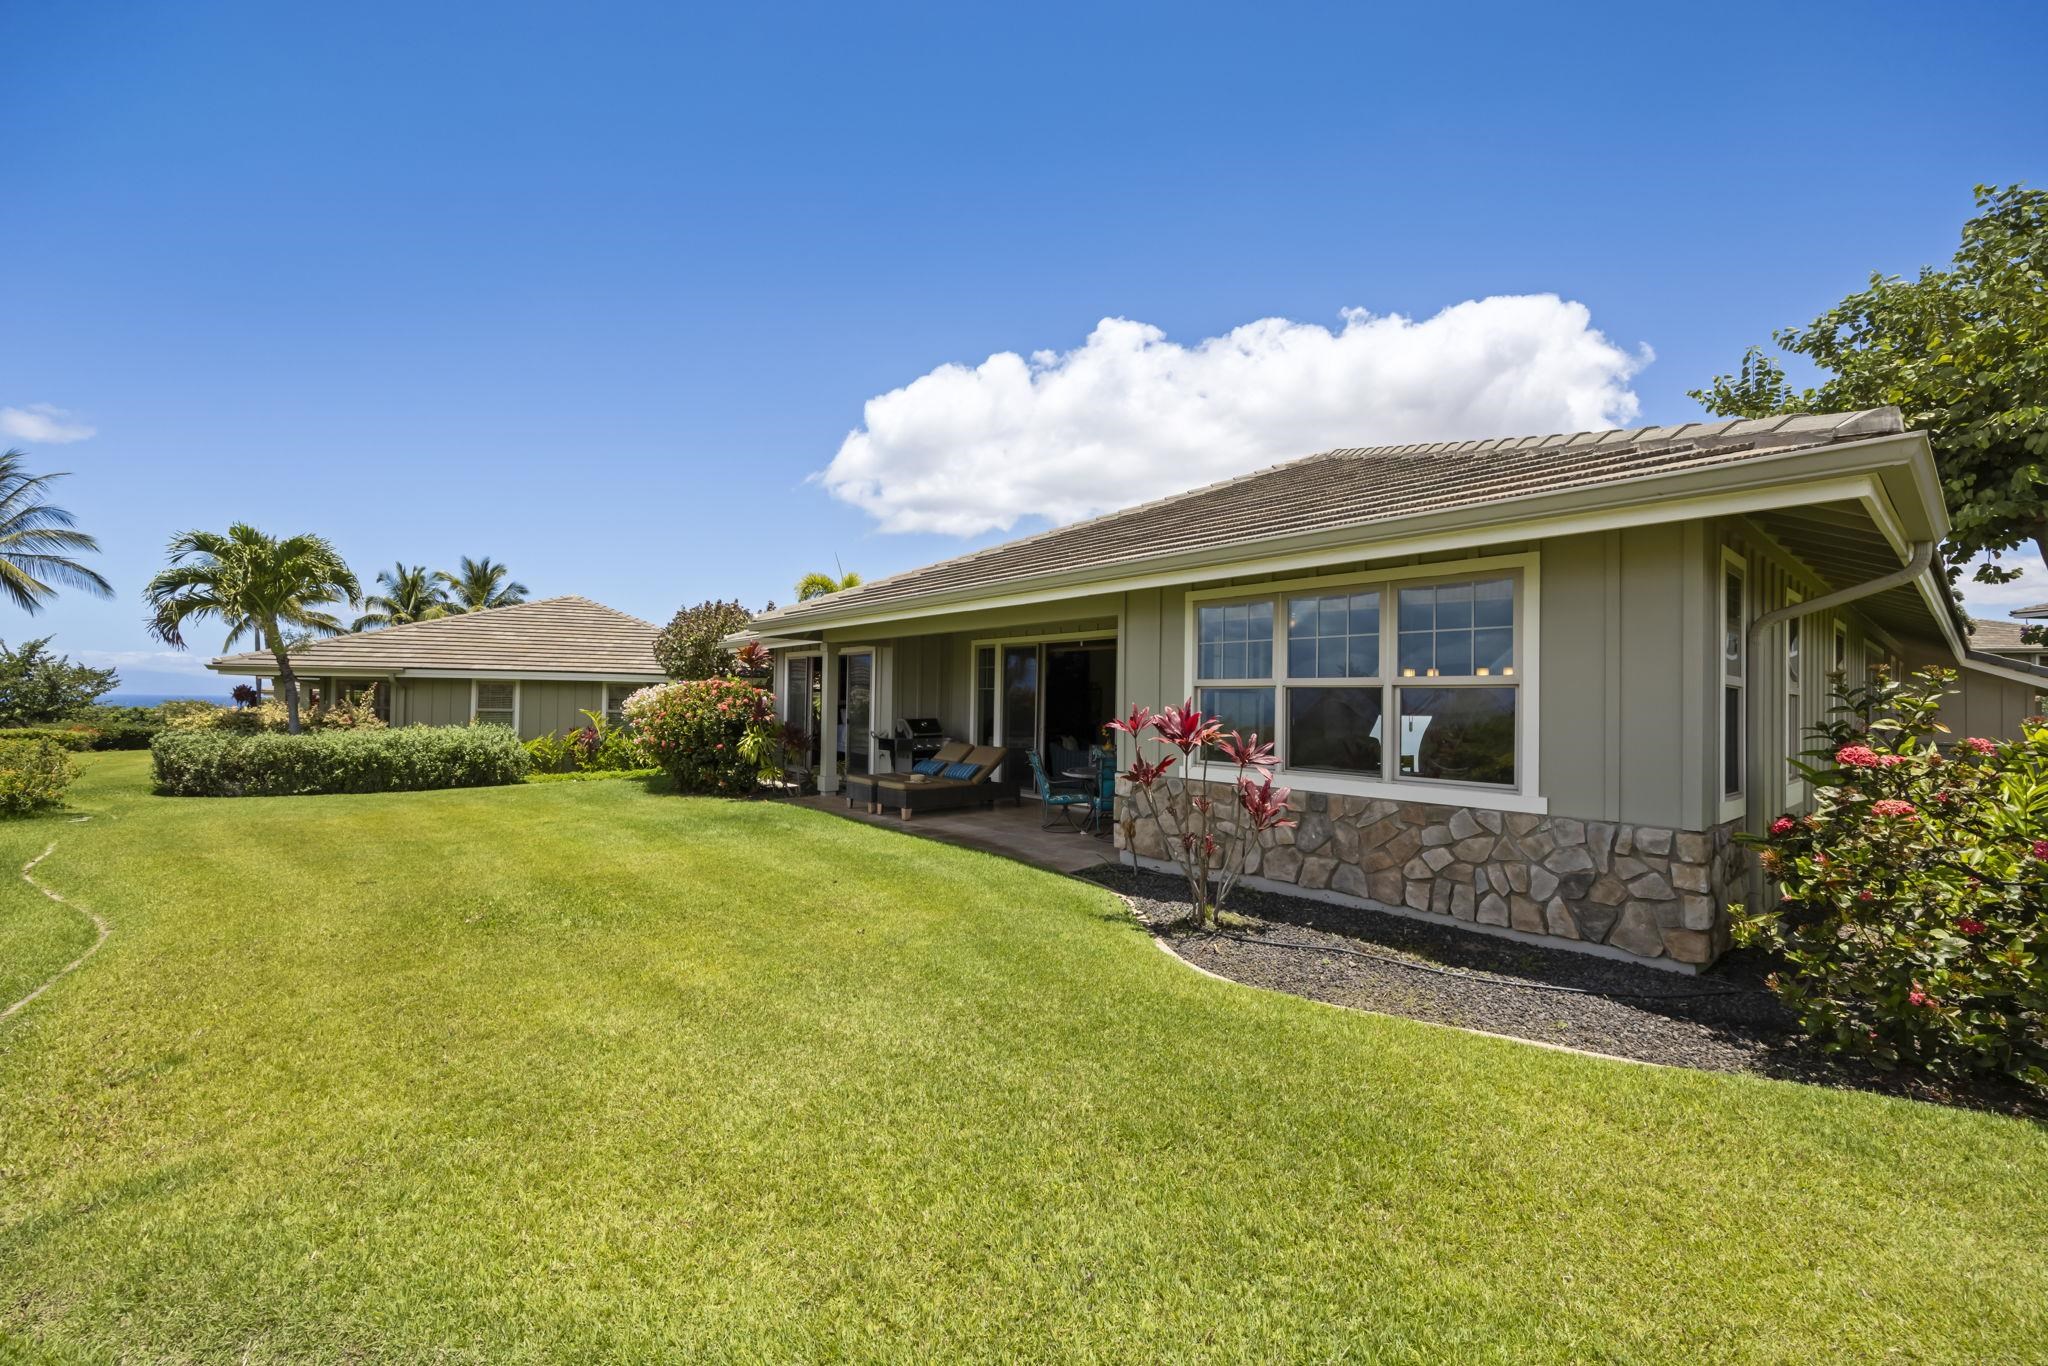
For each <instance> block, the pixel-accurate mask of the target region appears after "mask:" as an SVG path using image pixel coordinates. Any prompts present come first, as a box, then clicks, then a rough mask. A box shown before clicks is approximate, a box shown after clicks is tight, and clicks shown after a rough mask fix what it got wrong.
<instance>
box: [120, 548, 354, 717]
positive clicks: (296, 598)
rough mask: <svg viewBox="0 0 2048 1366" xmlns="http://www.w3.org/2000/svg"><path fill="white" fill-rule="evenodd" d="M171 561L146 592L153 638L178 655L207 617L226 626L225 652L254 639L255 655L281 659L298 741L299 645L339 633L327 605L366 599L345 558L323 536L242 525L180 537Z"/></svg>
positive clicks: (281, 685) (280, 674) (280, 676)
mask: <svg viewBox="0 0 2048 1366" xmlns="http://www.w3.org/2000/svg"><path fill="white" fill-rule="evenodd" d="M170 557H171V563H170V567H169V568H168V569H165V570H162V571H160V572H159V573H158V574H157V576H156V577H155V578H153V579H151V580H150V581H149V586H148V587H146V588H144V589H143V590H142V594H143V598H144V599H145V600H146V601H147V602H148V603H149V606H150V612H151V617H150V622H149V629H150V631H151V632H152V633H154V634H155V635H156V637H157V638H158V639H159V640H161V641H163V642H164V643H165V644H166V645H169V646H171V647H172V648H173V649H178V650H182V649H184V648H185V636H184V625H185V623H186V622H187V621H191V620H194V619H197V618H201V617H218V618H220V620H221V621H222V622H223V623H225V624H226V626H227V628H228V637H227V641H226V647H232V646H233V645H234V643H235V642H236V641H238V640H240V639H241V638H242V637H243V636H245V635H249V634H251V633H254V635H255V638H256V648H257V649H259V650H262V649H267V650H269V651H270V653H271V655H272V656H273V657H274V658H275V659H276V660H277V687H278V691H280V692H282V693H283V694H284V707H285V722H286V729H288V730H290V731H291V732H292V733H293V734H295V735H296V734H297V733H298V730H299V680H298V675H296V674H294V673H293V672H292V658H291V645H292V640H293V638H294V636H296V637H297V638H301V639H302V638H303V637H304V636H306V635H308V634H313V635H333V634H335V633H336V632H338V631H340V630H341V623H340V622H339V621H336V620H335V619H334V617H333V615H332V614H331V613H329V612H327V611H325V610H324V609H325V607H326V605H327V604H329V603H332V602H347V603H354V602H356V601H357V600H359V599H360V598H361V597H362V589H361V588H360V587H359V586H358V585H357V583H356V576H355V575H354V574H352V573H350V572H349V567H348V565H347V564H345V563H344V562H343V561H342V558H341V552H340V551H338V550H336V549H335V548H334V546H333V545H332V544H330V543H329V542H328V541H327V540H325V539H324V538H322V537H319V536H286V537H283V538H279V537H275V536H266V535H264V534H263V533H262V532H260V531H258V530H257V529H256V528H255V527H253V526H250V525H248V524H247V523H245V522H237V523H235V524H234V525H233V526H231V527H229V528H228V529H227V534H226V535H222V534H221V533H219V532H216V531H186V532H181V533H180V534H178V535H177V536H175V537H173V538H172V539H171V545H170ZM287 632H290V633H293V635H289V636H288V635H287Z"/></svg>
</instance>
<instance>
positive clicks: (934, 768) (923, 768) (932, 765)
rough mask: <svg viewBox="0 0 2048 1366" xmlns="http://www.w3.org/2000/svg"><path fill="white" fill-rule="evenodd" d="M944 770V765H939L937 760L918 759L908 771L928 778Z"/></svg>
mask: <svg viewBox="0 0 2048 1366" xmlns="http://www.w3.org/2000/svg"><path fill="white" fill-rule="evenodd" d="M944 768H945V765H944V764H942V763H940V762H939V761H938V760H937V759H919V760H918V761H917V762H916V763H914V764H912V765H911V766H910V771H911V772H912V773H922V774H924V775H925V776H926V777H927V778H929V777H930V776H931V775H932V774H934V773H937V772H939V771H940V770H942V769H944Z"/></svg>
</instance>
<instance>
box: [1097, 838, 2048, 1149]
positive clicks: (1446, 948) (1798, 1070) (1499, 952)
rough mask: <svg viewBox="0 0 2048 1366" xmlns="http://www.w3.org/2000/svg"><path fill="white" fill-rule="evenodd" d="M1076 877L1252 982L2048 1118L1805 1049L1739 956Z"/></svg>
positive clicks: (1626, 1050) (1195, 957) (1997, 1099)
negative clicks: (1697, 966)
mask: <svg viewBox="0 0 2048 1366" xmlns="http://www.w3.org/2000/svg"><path fill="white" fill-rule="evenodd" d="M1081 876H1083V877H1085V878H1087V879H1088V880H1089V881H1092V882H1096V883H1099V884H1101V885H1102V886H1105V887H1107V888H1109V889H1110V890H1112V891H1114V892H1117V893H1119V894H1121V895H1122V896H1124V897H1125V898H1127V899H1128V900H1129V901H1130V903H1131V904H1132V906H1133V907H1134V908H1135V909H1136V911H1137V914H1138V918H1139V920H1140V921H1142V922H1143V923H1144V924H1145V926H1146V927H1147V928H1148V929H1149V930H1151V931H1152V932H1153V933H1155V934H1157V935H1158V936H1159V937H1160V940H1161V942H1162V943H1164V944H1166V945H1167V947H1169V948H1170V949H1172V950H1173V952H1174V953H1175V954H1177V955H1179V956H1180V957H1181V958H1183V959H1185V960H1186V961H1188V962H1189V963H1192V964H1194V965H1195V966H1197V967H1200V968H1204V969H1206V970H1208V971H1210V972H1213V973H1215V974H1216V975H1217V976H1219V977H1228V978H1230V979H1231V980H1232V981H1235V982H1243V983H1245V984H1246V985H1248V986H1258V987H1268V988H1270V989H1272V990H1274V991H1284V992H1288V993H1290V994H1292V995H1295V996H1305V997H1307V998H1309V999H1310V1000H1315V1001H1326V1002H1329V1003H1330V1004H1332V1005H1340V1006H1350V1007H1353V1008H1355V1009H1359V1010H1370V1011H1377V1012H1379V1013H1381V1014H1386V1015H1401V1016H1406V1017H1407V1018H1409V1019H1411V1020H1430V1021H1434V1022H1435V1023H1438V1024H1447V1025H1456V1026H1459V1027H1461V1028H1465V1029H1478V1030H1484V1031H1486V1032H1488V1033H1491V1034H1506V1035H1510V1036H1512V1037H1514V1038H1518V1039H1529V1040H1533V1041H1535V1042H1538V1043H1548V1044H1560V1045H1563V1046H1564V1047H1567V1048H1579V1049H1585V1050H1587V1051H1589V1052H1594V1053H1604V1054H1608V1055H1610V1056H1612V1057H1617V1058H1629V1059H1633V1060H1635V1061H1637V1062H1650V1063H1663V1064H1666V1065H1669V1066H1673V1067H1691V1068H1697V1069H1700V1070H1702V1071H1709V1072H1747V1073H1753V1074H1759V1075H1763V1076H1769V1077H1778V1078H1782V1079H1787V1080H1793V1081H1803V1082H1809V1083H1814V1084H1817V1085H1823V1086H1838V1087H1854V1088H1857V1089H1863V1090H1874V1091H1884V1092H1888V1093H1890V1094H1894V1095H1905V1096H1911V1097H1914V1098H1916V1099H1920V1100H1929V1101H1936V1102H1940V1103H1944V1104H1951V1105H1968V1106H1972V1107H1976V1108H1984V1109H1994V1110H2002V1111H2007V1112H2010V1113H2017V1114H2029V1115H2032V1116H2034V1117H2036V1118H2042V1117H2048V1103H2044V1102H2043V1101H2042V1100H2041V1099H2040V1098H2038V1097H2034V1096H2031V1095H2029V1094H2027V1093H2026V1092H2024V1091H2023V1090H2021V1089H2020V1088H2019V1087H2017V1086H2013V1085H2008V1084H2005V1083H2002V1082H2000V1081H1997V1080H1991V1081H1987V1082H1986V1083H1985V1084H1983V1085H1981V1086H1978V1087H1975V1088H1972V1089H1970V1090H1968V1091H1967V1092H1961V1091H1957V1090H1954V1089H1952V1088H1948V1087H1944V1086H1942V1085H1940V1084H1939V1083H1937V1082H1935V1081H1933V1080H1931V1079H1928V1078H1924V1077H1920V1076H1918V1075H1913V1074H1905V1073H1890V1072H1883V1071H1879V1070H1877V1069H1874V1068H1870V1067H1866V1066H1864V1065H1862V1064H1860V1063H1857V1062H1855V1061H1854V1060H1850V1059H1839V1058H1834V1057H1830V1056H1828V1055H1826V1054H1824V1053H1820V1052H1818V1051H1817V1050H1814V1049H1811V1048H1809V1047H1807V1046H1806V1045H1805V1044H1804V1043H1803V1042H1802V1041H1801V1039H1800V1038H1799V1036H1798V1034H1797V1032H1796V1029H1795V1022H1794V1019H1793V1016H1792V1015H1791V1013H1790V1012H1789V1011H1788V1010H1786V1009H1785V1007H1784V1006H1783V1005H1782V1004H1780V1003H1779V1001H1778V1000H1777V998H1776V997H1774V996H1772V995H1771V994H1770V993H1769V992H1768V991H1767V990H1765V988H1764V985H1763V977H1764V974H1765V972H1767V971H1768V970H1769V969H1768V965H1767V964H1766V962H1765V961H1764V960H1763V959H1762V957H1761V956H1759V955H1757V954H1755V953H1752V952H1748V951H1737V952H1735V953H1733V954H1730V955H1728V956H1726V957H1725V958H1723V959H1722V960H1721V962H1720V964H1718V965H1717V966H1716V967H1715V968H1714V970H1713V971H1711V972H1707V973H1703V974H1701V975H1699V976H1686V975H1682V974H1679V973H1675V972H1670V971H1667V970H1663V969H1658V968H1648V967H1638V966H1636V965H1635V964H1632V963H1624V962H1618V961H1616V960H1614V959H1609V958H1600V957H1595V956H1594V955H1592V954H1586V953H1574V952H1572V951H1571V950H1568V949H1550V948H1544V947H1542V946H1540V945H1535V944H1529V943H1525V942H1523V941H1520V940H1513V939H1505V938H1500V937H1496V936H1493V935H1486V934H1476V933H1473V932H1471V931H1469V930H1464V929H1460V928H1458V927H1457V926H1456V925H1455V924H1452V923H1448V922H1447V923H1443V924H1438V923H1434V922H1431V921H1424V920H1411V919H1408V918H1406V917H1404V916H1395V915H1388V914H1386V913H1384V912H1381V911H1374V910H1368V909H1366V908H1364V907H1357V908H1352V907H1346V906H1337V905H1332V904H1330V903H1328V902H1323V901H1315V900H1312V899H1310V898H1308V897H1299V896H1287V895H1284V894H1282V893H1277V892H1266V891H1260V890H1257V889H1254V888H1248V887H1241V888H1239V889H1238V890H1237V891H1235V892H1233V893H1232V894H1231V898H1230V903H1229V909H1230V911H1231V912H1233V913H1234V914H1236V915H1238V916H1242V917H1246V918H1247V919H1249V920H1250V921H1251V922H1252V923H1251V924H1250V925H1248V926H1245V927H1242V928H1236V929H1227V930H1224V931H1222V932H1220V933H1217V934H1208V933H1204V932H1201V931H1195V930H1189V929H1187V928H1185V927H1184V926H1181V925H1179V924H1177V923H1176V922H1178V921H1180V919H1181V918H1182V917H1183V916H1184V915H1185V914H1186V912H1187V900H1186V897H1187V889H1186V884H1184V883H1183V882H1182V881H1181V880H1180V879H1178V878H1175V877H1169V876H1166V875H1164V874H1159V873H1150V872H1136V871H1134V870H1132V869H1130V868H1126V867H1115V866H1111V865H1104V866H1103V867H1101V868H1099V869H1096V870H1092V871H1091V872H1088V873H1084V874H1081Z"/></svg>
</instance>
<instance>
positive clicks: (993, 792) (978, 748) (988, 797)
mask: <svg viewBox="0 0 2048 1366" xmlns="http://www.w3.org/2000/svg"><path fill="white" fill-rule="evenodd" d="M1011 757H1012V756H1011V754H1010V752H1009V751H1008V750H1006V749H1002V748H1000V747H998V746H995V745H967V744H963V743H961V742H960V741H957V740H953V741H948V742H947V743H946V744H945V745H944V746H943V747H941V748H940V750H939V752H938V753H937V754H935V755H933V756H932V757H931V758H930V759H929V760H926V761H925V763H924V764H923V765H920V767H928V768H929V769H930V770H931V771H929V772H912V773H882V774H871V775H864V776H860V777H848V778H847V779H846V798H847V804H848V805H849V806H860V805H863V804H864V805H866V807H867V809H868V810H869V811H870V812H874V813H880V812H882V811H884V810H894V811H895V812H897V814H899V815H900V816H902V817H903V819H905V820H909V819H910V817H911V816H912V814H913V813H916V812H931V811H957V810H962V809H964V808H967V807H976V806H994V805H995V804H996V802H997V801H999V800H1006V801H1009V802H1011V803H1012V804H1016V803H1019V802H1021V800H1022V798H1021V797H1020V796H1019V795H1018V791H1017V780H1016V779H1015V778H1014V777H997V776H995V773H996V769H997V767H998V766H1000V765H1001V764H1002V762H1003V760H1004V759H1006V758H1011ZM1012 767H1013V768H1014V765H1012Z"/></svg>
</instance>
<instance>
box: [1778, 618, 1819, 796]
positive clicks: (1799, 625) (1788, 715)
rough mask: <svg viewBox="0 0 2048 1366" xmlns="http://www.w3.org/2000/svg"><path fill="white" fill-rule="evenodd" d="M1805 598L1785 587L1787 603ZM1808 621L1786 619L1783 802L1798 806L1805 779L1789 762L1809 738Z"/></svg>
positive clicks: (1803, 793) (1810, 671) (1804, 794)
mask: <svg viewBox="0 0 2048 1366" xmlns="http://www.w3.org/2000/svg"><path fill="white" fill-rule="evenodd" d="M1805 601H1806V596H1805V595H1804V594H1802V593H1800V592H1798V591H1796V590H1794V589H1790V588H1788V589H1786V590H1785V605H1786V606H1787V607H1791V606H1794V605H1796V604H1798V603H1802V602H1805ZM1794 631H1797V632H1798V633H1799V671H1800V677H1799V678H1798V679H1797V680H1796V681H1795V680H1794V679H1793V677H1792V633H1793V632H1794ZM1808 634H1809V633H1808V632H1807V630H1806V623H1805V622H1804V621H1802V620H1800V619H1799V618H1798V617H1789V618H1787V619H1786V621H1785V758H1786V760H1787V761H1788V762H1787V763H1786V764H1785V792H1784V798H1785V800H1784V805H1785V806H1787V807H1793V806H1797V805H1798V804H1799V803H1800V802H1801V801H1802V800H1804V799H1805V797H1806V782H1805V780H1804V779H1802V778H1801V777H1800V776H1799V770H1797V769H1795V768H1793V767H1792V765H1791V763H1790V762H1789V761H1790V760H1792V759H1796V758H1798V757H1799V751H1800V748H1801V746H1802V745H1803V744H1804V743H1805V740H1806V724H1805V722H1806V716H1805V709H1806V675H1808V674H1810V673H1812V672H1813V665H1812V663H1811V662H1810V661H1809V659H1808V658H1807V652H1808V650H1809V649H1810V648H1811V647H1812V641H1810V640H1809V639H1808V638H1807V637H1808Z"/></svg>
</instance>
